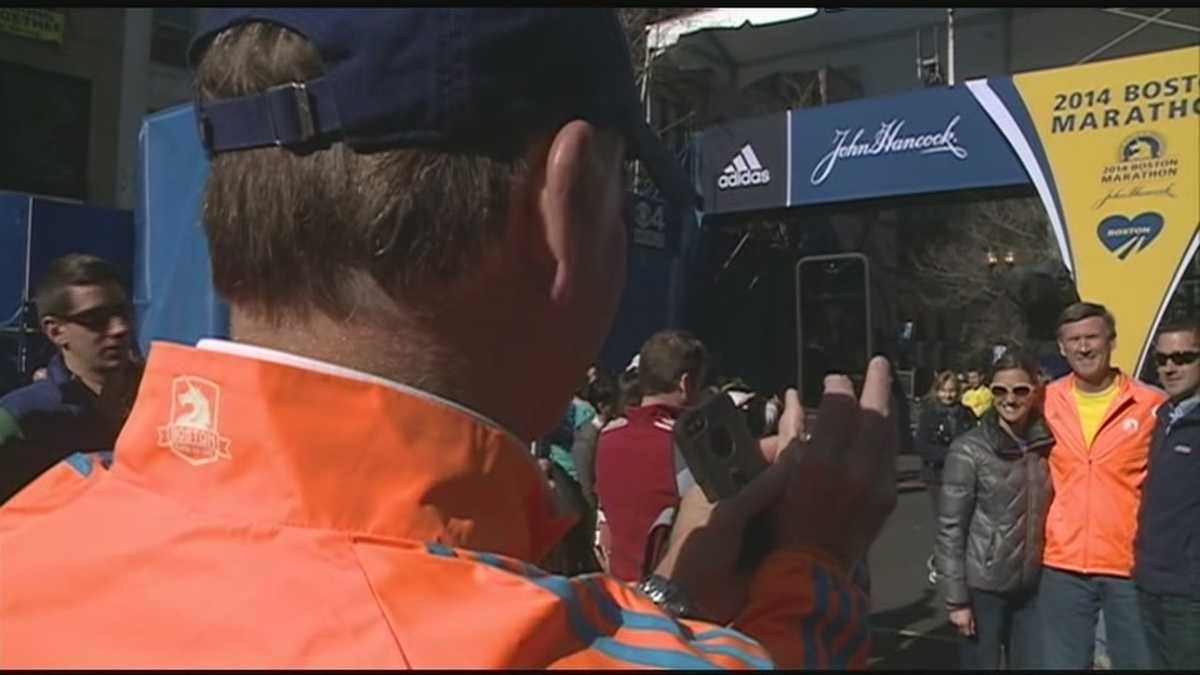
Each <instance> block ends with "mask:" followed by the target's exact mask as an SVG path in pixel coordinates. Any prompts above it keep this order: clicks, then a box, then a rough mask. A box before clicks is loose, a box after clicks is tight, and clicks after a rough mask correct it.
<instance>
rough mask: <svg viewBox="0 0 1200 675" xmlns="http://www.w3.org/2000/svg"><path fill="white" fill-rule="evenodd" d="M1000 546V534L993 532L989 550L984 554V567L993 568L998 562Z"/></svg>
mask: <svg viewBox="0 0 1200 675" xmlns="http://www.w3.org/2000/svg"><path fill="white" fill-rule="evenodd" d="M999 546H1000V533H999V532H997V531H995V530H992V534H991V536H989V537H988V544H987V549H986V550H985V551H984V554H983V566H984V567H991V566H992V563H994V562H996V549H997V548H998V547H999Z"/></svg>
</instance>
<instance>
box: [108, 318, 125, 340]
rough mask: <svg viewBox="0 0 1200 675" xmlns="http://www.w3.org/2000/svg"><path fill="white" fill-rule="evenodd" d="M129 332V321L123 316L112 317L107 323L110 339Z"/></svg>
mask: <svg viewBox="0 0 1200 675" xmlns="http://www.w3.org/2000/svg"><path fill="white" fill-rule="evenodd" d="M128 332H129V319H128V318H126V317H124V316H114V317H113V318H111V319H109V321H108V331H107V333H108V334H109V335H110V336H111V337H122V336H124V335H125V334H126V333H128Z"/></svg>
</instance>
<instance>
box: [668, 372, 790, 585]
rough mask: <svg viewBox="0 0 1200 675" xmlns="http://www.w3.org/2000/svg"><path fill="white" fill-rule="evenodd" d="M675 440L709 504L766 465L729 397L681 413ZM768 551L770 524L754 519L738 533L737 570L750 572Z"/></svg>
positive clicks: (721, 396)
mask: <svg viewBox="0 0 1200 675" xmlns="http://www.w3.org/2000/svg"><path fill="white" fill-rule="evenodd" d="M674 437H675V447H676V448H677V449H678V450H679V454H680V455H682V456H683V461H684V462H685V463H686V464H687V467H688V470H689V471H691V473H692V478H693V479H694V480H695V481H696V484H697V485H699V486H700V489H701V490H703V491H704V496H705V497H707V498H708V501H710V502H714V503H715V502H717V501H719V500H721V499H726V498H729V497H732V496H734V495H736V494H737V493H738V492H739V491H740V490H741V489H742V488H743V487H745V486H746V484H748V483H749V482H750V481H752V480H754V477H755V476H757V475H758V474H759V473H761V472H763V471H765V470H766V469H767V466H768V465H767V461H766V459H764V458H763V456H762V452H761V451H760V450H759V446H758V440H757V439H755V438H754V436H753V435H752V434H751V433H750V428H749V427H748V426H747V424H746V417H745V415H744V414H743V413H742V412H741V411H739V410H738V409H737V408H736V407H735V406H734V405H733V401H732V400H731V399H730V398H729V395H728V394H717V395H715V396H712V397H711V398H709V399H708V400H707V401H704V402H703V403H701V404H700V405H698V406H696V407H694V408H691V409H689V410H686V411H684V412H683V414H681V415H680V416H679V419H678V420H676V422H675V432H674ZM771 548H772V539H771V529H770V521H769V520H768V519H766V518H755V519H754V520H752V521H750V522H749V523H748V524H747V525H746V531H745V532H743V534H742V546H741V548H740V550H739V552H738V559H737V568H738V569H739V570H743V571H749V570H753V569H755V568H756V567H757V566H758V564H759V563H760V562H762V560H763V558H765V557H766V555H767V554H768V553H769V552H770V551H771Z"/></svg>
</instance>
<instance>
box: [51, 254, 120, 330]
mask: <svg viewBox="0 0 1200 675" xmlns="http://www.w3.org/2000/svg"><path fill="white" fill-rule="evenodd" d="M107 284H113V285H116V286H117V287H118V288H121V290H122V291H124V285H123V283H122V281H121V273H120V271H119V270H118V269H117V267H116V265H113V264H112V263H110V262H108V261H107V260H105V259H103V258H98V257H96V256H94V255H86V254H83V253H71V254H69V255H65V256H63V257H61V258H56V259H55V260H54V261H52V262H51V263H50V267H49V268H48V269H47V270H46V274H45V275H44V276H43V277H42V280H41V281H40V282H38V285H37V289H36V290H35V291H34V293H33V302H34V304H35V305H37V311H38V316H39V317H41V318H45V317H47V316H51V315H53V316H63V315H65V314H68V313H70V312H71V309H72V308H71V295H70V293H69V292H68V289H69V288H70V287H71V286H104V285H107Z"/></svg>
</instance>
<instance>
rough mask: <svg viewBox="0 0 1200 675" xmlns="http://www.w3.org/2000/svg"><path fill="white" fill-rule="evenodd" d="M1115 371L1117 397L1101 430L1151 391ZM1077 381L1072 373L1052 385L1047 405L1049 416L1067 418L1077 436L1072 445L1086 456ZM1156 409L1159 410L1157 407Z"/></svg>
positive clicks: (1106, 413)
mask: <svg viewBox="0 0 1200 675" xmlns="http://www.w3.org/2000/svg"><path fill="white" fill-rule="evenodd" d="M1115 370H1116V373H1117V397H1116V398H1115V399H1113V402H1112V404H1111V405H1109V406H1108V410H1107V411H1106V412H1105V413H1104V418H1103V419H1102V420H1101V421H1100V428H1101V429H1103V428H1104V426H1105V425H1106V424H1108V422H1109V420H1110V419H1111V418H1112V417H1113V416H1115V415H1116V414H1117V412H1118V411H1120V410H1122V409H1123V408H1124V407H1125V406H1126V405H1127V404H1128V403H1129V402H1130V401H1141V400H1142V399H1143V398H1145V397H1146V396H1147V392H1148V391H1151V390H1150V389H1149V388H1148V387H1147V386H1146V385H1140V384H1137V383H1135V382H1134V381H1133V379H1132V378H1130V377H1129V376H1127V375H1126V374H1125V373H1124V372H1123V371H1121V370H1120V369H1119V368H1117V369H1115ZM1076 379H1077V378H1076V377H1075V374H1074V373H1070V374H1068V375H1066V376H1064V377H1062V378H1060V379H1058V380H1056V381H1054V382H1052V383H1050V385H1049V386H1048V387H1047V388H1046V396H1047V399H1048V400H1047V403H1048V404H1049V405H1048V409H1047V414H1061V415H1065V416H1066V417H1067V420H1066V421H1069V422H1070V424H1071V430H1072V432H1073V433H1074V434H1075V435H1076V438H1075V439H1074V440H1075V441H1076V442H1075V443H1071V444H1070V445H1071V446H1072V447H1075V448H1076V450H1079V451H1084V452H1085V454H1086V448H1087V447H1088V444H1087V442H1086V441H1085V440H1084V438H1083V423H1082V422H1080V420H1079V409H1078V407H1077V406H1076V405H1075V399H1074V391H1075V381H1076ZM1155 409H1156V410H1157V406H1156V408H1155ZM1051 411H1054V412H1051Z"/></svg>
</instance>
